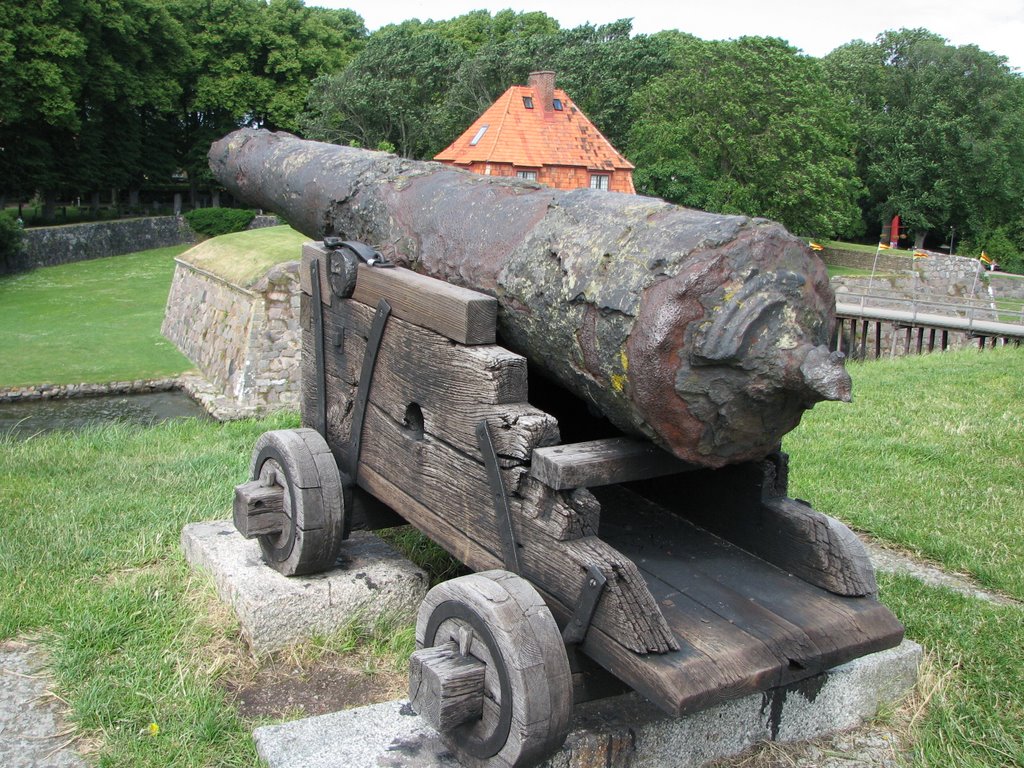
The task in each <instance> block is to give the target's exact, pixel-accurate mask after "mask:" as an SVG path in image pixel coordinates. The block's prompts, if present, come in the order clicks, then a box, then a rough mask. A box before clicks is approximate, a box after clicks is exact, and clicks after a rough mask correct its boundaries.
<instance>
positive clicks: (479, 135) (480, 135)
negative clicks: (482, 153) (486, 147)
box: [469, 125, 490, 147]
mask: <svg viewBox="0 0 1024 768" xmlns="http://www.w3.org/2000/svg"><path fill="white" fill-rule="evenodd" d="M489 127H490V126H487V125H481V126H480V130H479V131H477V132H476V136H474V137H473V140H472V141H471V142H469V146H471V147H475V146H476V145H477V144H479V143H480V139H482V138H483V137H484V134H485V133H487V129H488V128H489Z"/></svg>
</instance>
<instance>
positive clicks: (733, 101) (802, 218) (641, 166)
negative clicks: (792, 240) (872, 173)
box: [625, 33, 861, 236]
mask: <svg viewBox="0 0 1024 768" xmlns="http://www.w3.org/2000/svg"><path fill="white" fill-rule="evenodd" d="M670 42H671V43H672V45H673V48H674V51H673V64H672V66H671V68H670V69H669V70H668V71H667V72H665V73H664V74H662V75H661V76H659V77H657V78H654V79H653V80H651V81H650V82H649V83H648V84H647V85H646V86H645V87H644V88H642V89H640V90H639V91H638V92H637V93H636V95H635V97H634V100H633V102H632V104H631V109H632V114H633V115H634V122H633V124H632V126H631V128H630V130H629V134H628V135H629V140H628V142H627V144H626V147H625V149H626V154H627V155H628V156H629V157H630V159H631V160H632V161H633V162H634V163H635V164H636V165H637V172H636V174H635V181H636V183H637V188H638V190H639V191H641V192H644V193H648V194H654V195H658V196H661V197H664V198H666V199H668V200H671V201H672V202H676V203H680V204H682V205H688V206H692V207H696V208H702V209H704V210H710V211H720V212H723V213H743V214H747V215H752V216H765V217H768V218H772V219H776V220H778V221H781V222H782V223H783V224H785V225H786V226H787V227H789V228H790V229H792V230H794V231H796V232H801V233H807V234H815V235H820V236H830V235H837V234H838V235H849V234H852V233H853V232H855V231H856V230H857V228H858V226H859V218H860V217H859V210H858V208H857V205H856V201H857V197H858V195H860V194H861V186H860V183H859V181H858V179H857V176H856V166H855V164H854V159H853V143H852V139H853V128H852V124H851V120H850V111H849V108H848V107H847V106H846V105H845V104H844V103H843V102H842V101H841V100H839V99H837V98H835V97H834V96H833V95H832V93H831V92H830V90H829V88H828V87H827V84H826V78H825V73H824V71H823V69H822V67H821V64H820V61H819V60H817V59H812V58H810V57H807V56H803V55H801V54H799V53H798V52H797V51H796V49H794V48H793V47H791V46H790V45H789V44H787V43H786V42H784V41H782V40H778V39H774V38H757V37H745V38H740V39H739V40H736V41H727V42H705V41H702V40H698V39H697V38H694V37H690V36H686V35H679V34H678V33H677V34H676V35H674V36H673V39H672V40H671V41H670Z"/></svg>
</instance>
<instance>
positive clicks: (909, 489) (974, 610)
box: [0, 349, 1024, 768]
mask: <svg viewBox="0 0 1024 768" xmlns="http://www.w3.org/2000/svg"><path fill="white" fill-rule="evenodd" d="M851 371H852V374H853V377H854V382H855V387H854V394H855V398H856V399H855V402H854V403H853V404H849V405H842V404H821V405H819V406H817V407H816V408H815V409H814V410H813V411H811V412H810V413H808V414H807V416H806V417H805V419H804V423H803V424H802V425H801V426H800V427H799V428H798V429H797V430H796V431H795V432H794V433H792V434H791V435H790V436H788V437H787V439H786V442H785V447H786V449H787V450H788V451H789V452H790V453H791V456H792V460H791V466H792V475H791V492H792V493H793V495H795V496H799V497H802V498H806V499H809V500H811V501H812V503H813V504H814V506H815V507H816V508H818V509H819V510H821V511H824V512H827V513H829V514H833V515H836V516H837V517H840V518H841V519H844V520H846V521H847V522H849V523H850V524H852V525H853V526H855V527H857V528H859V529H863V530H866V531H869V532H871V533H873V534H874V535H876V536H878V537H880V538H882V539H884V540H886V541H889V542H892V543H894V544H897V545H899V546H903V547H906V548H908V549H911V550H914V551H916V552H918V553H921V554H923V555H924V556H926V557H928V558H931V559H933V560H935V561H936V562H938V563H940V564H942V565H944V566H945V567H948V568H953V569H956V570H962V571H966V572H969V573H973V574H975V575H976V576H977V577H978V578H979V579H980V580H981V581H982V582H983V583H985V584H987V585H988V586H990V587H994V588H998V589H1001V590H1003V591H1005V592H1006V593H1008V594H1010V595H1013V596H1015V597H1017V598H1019V599H1024V538H1022V537H1024V533H1022V531H1024V506H1022V504H1021V488H1022V487H1024V464H1022V459H1021V438H1022V436H1024V433H1022V428H1021V420H1020V407H1021V402H1022V401H1024V397H1022V396H1024V384H1022V382H1024V350H1022V349H1000V350H987V351H985V352H984V353H979V352H977V351H975V350H965V351H962V352H956V353H945V354H941V355H940V354H936V355H931V356H926V357H913V358H906V359H901V360H893V361H880V362H872V363H865V364H859V365H853V366H851ZM295 423H296V421H295V418H294V416H291V417H289V416H282V417H277V418H274V419H270V420H266V421H262V422H236V423H233V424H225V425H219V424H211V423H209V422H189V421H186V422H178V423H169V424H164V425H158V426H155V427H149V428H139V427H127V426H120V425H114V426H109V427H103V428H96V429H90V430H87V431H85V432H82V433H78V434H68V433H55V434H51V435H42V436H37V437H34V438H32V439H31V440H28V441H25V442H15V441H13V440H11V439H10V438H6V437H0V477H2V478H3V479H4V480H3V482H2V483H0V509H2V510H4V511H5V514H6V515H7V518H5V519H7V520H8V525H6V526H5V530H4V536H3V537H2V538H0V639H2V638H7V637H12V636H17V635H29V636H35V637H38V638H39V639H40V641H41V642H43V643H44V644H45V645H46V647H47V648H48V650H49V651H50V654H51V659H52V662H53V667H54V672H55V675H56V683H55V685H56V689H57V691H58V692H59V693H60V695H61V696H62V697H63V698H65V699H67V700H68V701H69V702H70V704H71V707H72V718H73V722H74V723H75V724H76V725H77V726H78V727H79V728H80V729H81V730H82V732H83V733H85V734H86V735H89V736H92V737H94V738H95V739H96V741H97V742H98V744H99V745H100V752H99V756H98V759H99V762H100V765H103V766H164V765H175V766H179V765H180V766H207V765H218V766H219V765H225V766H231V765H254V764H255V762H256V757H255V753H254V750H253V747H252V741H251V737H250V733H251V729H252V727H253V726H254V725H255V724H256V723H254V722H252V721H247V720H245V719H243V718H241V717H240V716H239V715H238V713H237V709H236V707H235V706H234V705H233V704H232V703H231V702H230V701H228V700H227V699H226V697H225V695H224V693H223V692H222V690H221V687H220V686H219V685H218V683H219V681H220V680H221V679H222V677H223V676H224V675H225V674H226V672H225V669H224V663H223V658H222V654H223V651H222V646H223V644H224V642H225V638H228V639H229V640H231V641H233V642H235V643H236V644H237V643H238V640H237V628H236V627H235V626H234V625H233V623H232V621H231V619H230V618H228V617H226V616H225V615H224V613H223V612H221V611H219V609H216V608H214V606H216V605H217V604H216V601H215V599H214V598H213V597H212V596H211V591H210V587H209V584H208V583H207V581H206V580H205V579H203V578H197V577H194V576H192V575H190V573H189V571H188V569H187V568H186V566H185V564H184V562H183V558H182V555H181V553H180V550H179V545H178V539H179V535H180V532H181V528H182V526H183V525H184V524H186V523H188V522H192V521H197V520H205V519H212V518H222V517H225V516H227V514H228V511H229V510H230V504H231V495H232V486H233V485H234V483H236V482H238V481H240V480H241V479H242V478H244V475H245V472H246V465H247V462H248V457H249V453H250V451H251V448H252V445H253V443H254V441H255V439H256V437H257V436H258V435H259V434H260V433H261V432H263V431H265V430H267V429H274V428H282V427H287V426H294V425H295ZM395 538H396V539H397V540H399V541H400V543H402V545H403V546H407V547H409V548H411V550H412V551H414V552H416V551H418V552H419V554H418V555H417V556H419V557H421V559H423V561H424V562H428V563H429V562H435V563H440V562H443V558H441V557H439V556H438V553H437V551H436V550H435V549H434V548H431V547H429V546H424V542H423V540H422V539H418V538H417V537H416V536H403V535H398V536H396V537H395ZM403 538H411V539H412V540H411V541H408V542H404V541H401V540H402V539H403ZM880 583H881V588H882V598H883V600H885V601H886V602H887V603H888V604H889V605H890V606H891V607H892V608H893V610H894V611H895V612H896V614H897V615H898V616H899V617H900V619H901V620H902V621H903V622H904V623H905V624H906V626H907V632H908V636H909V637H911V638H912V639H914V640H916V641H918V642H920V643H921V644H922V645H924V646H925V648H926V650H927V652H928V654H929V658H930V659H931V663H930V666H929V668H930V670H931V675H930V678H929V679H928V680H926V684H925V686H924V688H923V691H922V695H923V697H924V700H925V701H926V704H927V706H924V707H922V708H921V712H920V716H919V717H915V718H914V719H913V725H912V728H910V735H911V737H912V739H913V746H912V750H913V754H912V758H913V763H914V764H915V765H919V766H934V767H935V768H939V767H942V768H945V767H946V766H954V765H955V766H1011V765H1021V764H1024V736H1022V730H1021V728H1020V724H1021V723H1022V722H1024V674H1022V672H1021V670H1022V669H1024V650H1022V649H1024V610H1022V609H1021V608H1020V607H1019V606H995V605H988V604H984V603H981V602H979V601H977V600H974V599H970V598H966V597H961V596H959V595H956V594H954V593H951V592H949V591H947V590H944V589H937V588H931V587H926V586H923V585H921V584H920V583H918V582H916V581H914V580H912V579H909V578H905V577H893V576H885V575H882V576H881V577H880ZM367 647H369V649H370V650H371V652H372V653H375V654H380V655H383V656H385V657H388V658H391V659H392V660H400V659H401V658H402V657H403V656H404V654H406V653H407V652H408V650H409V648H410V628H409V627H407V626H406V627H399V626H386V627H374V628H372V629H371V630H367V629H365V628H359V627H355V626H354V627H353V628H350V629H349V630H347V631H345V632H341V633H339V634H338V635H336V636H333V637H331V638H325V639H321V640H319V641H317V642H315V643H312V644H310V646H309V647H308V648H307V649H306V650H305V651H303V653H305V654H307V655H308V656H310V657H316V655H317V654H320V653H347V652H350V651H352V650H353V649H357V648H362V649H365V648H367ZM395 663H396V664H397V663H399V661H395ZM150 723H156V724H157V725H158V726H159V733H157V734H156V735H149V733H148V731H147V729H148V726H149V724H150Z"/></svg>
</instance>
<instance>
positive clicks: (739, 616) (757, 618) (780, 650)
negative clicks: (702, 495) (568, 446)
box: [599, 488, 821, 671]
mask: <svg viewBox="0 0 1024 768" xmlns="http://www.w3.org/2000/svg"><path fill="white" fill-rule="evenodd" d="M599 495H600V498H601V500H602V501H603V503H604V504H605V505H606V506H608V508H609V509H611V510H612V514H611V516H610V517H609V518H607V519H606V520H605V521H604V522H603V523H602V536H604V537H605V538H606V539H608V540H609V541H614V542H615V546H616V548H617V549H620V550H621V551H622V552H623V553H624V554H628V555H630V556H631V557H632V558H633V560H634V562H636V563H637V566H638V567H639V568H640V569H641V570H642V571H644V572H645V577H646V578H647V580H648V584H649V585H650V584H651V581H652V580H657V581H659V582H662V583H664V584H666V585H670V587H671V590H674V593H675V594H676V595H677V596H676V597H675V602H679V600H680V597H678V596H685V598H686V599H688V600H689V601H691V602H692V603H696V604H697V605H698V606H700V607H702V608H704V609H706V610H709V611H711V612H712V613H713V614H714V615H715V616H716V617H717V618H718V619H719V620H720V621H724V622H727V623H728V624H729V625H730V626H732V627H733V628H734V631H737V632H738V633H740V634H743V635H746V636H748V637H747V638H746V640H745V642H746V643H748V644H749V643H750V642H751V641H752V640H757V641H758V642H759V643H760V644H763V646H764V647H765V648H766V649H767V650H768V651H769V652H770V653H771V654H772V655H773V658H774V659H775V661H776V664H777V666H778V668H779V670H780V671H781V670H784V669H786V668H788V667H789V665H791V664H798V665H800V666H801V667H803V668H808V669H809V668H812V667H813V666H814V665H815V663H816V660H817V659H818V658H819V657H820V656H821V649H819V648H818V647H817V646H816V645H815V643H814V642H813V640H812V639H811V638H810V637H808V635H807V634H806V633H805V632H804V631H803V629H802V628H801V627H799V626H798V625H796V624H793V623H792V622H790V621H787V620H786V619H784V618H782V617H780V616H778V615H776V614H775V613H774V612H772V611H771V610H770V609H768V608H766V607H764V606H762V605H760V604H758V603H756V602H752V601H751V600H749V599H748V596H747V595H746V594H745V593H744V592H742V591H738V590H736V589H735V588H733V587H732V586H730V585H726V584H722V583H721V582H719V581H716V580H715V579H712V578H710V577H709V576H708V575H707V574H706V573H704V571H703V569H702V565H703V560H701V561H699V562H698V558H697V556H696V552H695V550H694V548H693V546H692V544H693V542H694V541H696V540H698V539H704V540H707V539H709V538H711V537H710V535H709V534H708V533H706V532H705V531H703V530H701V529H698V528H696V527H695V526H693V525H692V524H690V523H688V522H686V521H685V520H681V519H679V518H676V517H673V516H671V515H670V514H666V510H664V509H662V508H660V507H657V506H656V505H654V504H652V503H651V502H649V501H647V500H646V499H644V498H642V497H641V496H639V495H637V494H635V493H632V492H630V491H628V490H626V489H624V488H609V489H606V490H603V491H601V492H600V494H599ZM716 542H717V543H718V544H719V545H720V546H721V547H724V548H726V549H727V550H732V549H735V548H732V547H731V546H730V545H729V544H726V543H725V542H720V541H718V540H716ZM729 557H730V560H729V562H730V564H735V565H736V567H740V568H744V567H747V568H749V567H750V566H752V565H753V566H756V570H757V572H752V573H750V574H748V575H749V576H750V577H751V578H758V573H759V571H760V569H763V568H767V567H769V566H768V565H767V564H765V563H763V562H762V561H759V560H757V559H756V558H753V557H750V556H749V555H747V554H746V553H742V552H740V551H739V550H736V551H735V552H731V553H730V555H729ZM647 574H650V575H649V576H648V575H647ZM659 588H660V587H659ZM659 588H655V587H653V586H652V587H651V589H652V593H653V594H654V595H655V599H657V600H658V602H659V604H660V605H661V606H662V610H663V611H664V612H665V616H666V619H667V620H668V621H669V625H670V626H672V629H673V631H675V632H676V634H677V635H680V636H682V637H686V638H687V639H688V640H691V641H692V640H693V635H694V634H695V633H696V634H697V635H699V634H700V633H701V632H702V627H701V625H699V624H697V625H694V624H692V623H690V624H688V625H684V624H681V623H679V622H681V621H683V620H684V619H685V620H688V621H689V620H690V617H691V615H697V614H699V612H700V611H699V610H698V609H695V608H694V607H693V606H692V605H690V606H689V609H688V610H684V612H683V614H682V618H678V617H677V618H676V620H675V622H676V623H674V621H673V618H672V615H670V613H669V612H668V611H667V610H666V608H665V605H666V603H665V601H664V600H662V599H660V598H659V597H658V594H659V593H658V591H657V589H659ZM663 591H664V590H663ZM702 620H703V621H705V622H706V619H702ZM713 647H719V648H722V646H721V645H720V644H717V645H715V646H713Z"/></svg>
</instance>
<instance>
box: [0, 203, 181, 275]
mask: <svg viewBox="0 0 1024 768" xmlns="http://www.w3.org/2000/svg"><path fill="white" fill-rule="evenodd" d="M24 235H25V238H24V247H23V248H22V253H21V257H20V258H19V259H18V260H16V261H15V262H14V263H12V264H9V265H7V268H8V271H10V272H23V271H25V270H28V269H34V268H36V267H48V266H53V265H55V264H67V263H70V262H73V261H85V260H86V259H98V258H101V257H103V256H119V255H120V254H123V253H134V252H135V251H146V250H149V249H150V248H165V247H167V246H171V245H182V244H184V243H194V242H195V240H196V237H195V234H194V233H193V232H192V230H191V229H189V227H188V224H186V223H185V220H184V219H181V218H178V217H176V216H150V217H148V218H140V219H118V220H116V221H97V222H91V223H89V224H65V225H64V226H60V227H33V228H32V229H26V230H25V232H24ZM0 266H2V265H0Z"/></svg>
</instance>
